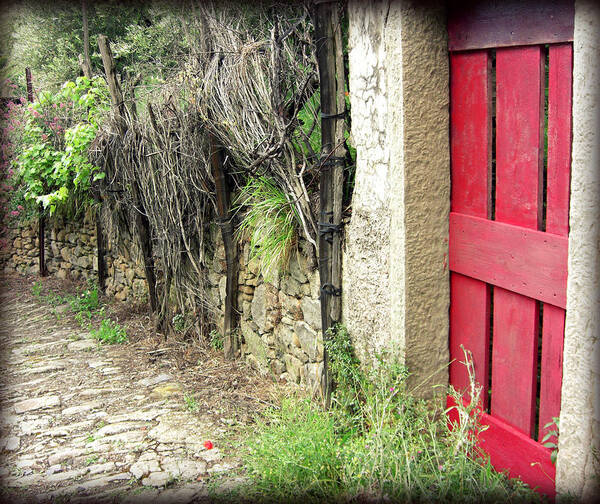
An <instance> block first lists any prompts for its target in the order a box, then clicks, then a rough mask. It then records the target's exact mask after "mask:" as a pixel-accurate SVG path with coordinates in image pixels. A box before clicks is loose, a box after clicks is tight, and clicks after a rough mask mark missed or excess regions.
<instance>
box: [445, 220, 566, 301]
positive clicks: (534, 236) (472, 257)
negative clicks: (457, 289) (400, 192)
mask: <svg viewBox="0 0 600 504" xmlns="http://www.w3.org/2000/svg"><path fill="white" fill-rule="evenodd" d="M567 255H568V239H567V237H565V236H559V235H555V234H551V233H544V232H542V231H536V230H534V229H526V228H523V227H520V226H513V225H511V224H504V223H502V222H497V221H491V220H487V219H481V218H479V217H471V216H468V215H463V214H458V213H454V212H451V213H450V261H449V262H450V270H451V271H454V272H457V273H460V274H462V275H466V276H469V277H471V278H476V279H478V280H481V281H483V282H486V283H489V284H492V285H496V286H498V287H502V288H503V289H506V290H509V291H511V292H516V293H518V294H522V295H524V296H527V297H530V298H532V299H538V300H539V301H542V302H544V303H550V304H552V305H554V306H558V307H560V308H565V306H566V303H567Z"/></svg>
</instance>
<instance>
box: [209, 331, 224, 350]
mask: <svg viewBox="0 0 600 504" xmlns="http://www.w3.org/2000/svg"><path fill="white" fill-rule="evenodd" d="M209 337H210V346H211V348H212V349H213V350H216V351H219V350H223V336H222V335H221V334H220V333H219V331H217V330H216V329H213V330H212V331H210V334H209Z"/></svg>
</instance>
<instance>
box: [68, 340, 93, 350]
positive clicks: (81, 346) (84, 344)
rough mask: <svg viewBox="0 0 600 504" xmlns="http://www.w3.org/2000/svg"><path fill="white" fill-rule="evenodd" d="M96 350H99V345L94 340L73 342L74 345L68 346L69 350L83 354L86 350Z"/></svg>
mask: <svg viewBox="0 0 600 504" xmlns="http://www.w3.org/2000/svg"><path fill="white" fill-rule="evenodd" d="M94 348H98V343H96V342H95V341H92V340H85V339H84V340H79V341H73V343H69V344H68V345H67V349H68V350H70V351H72V352H81V351H84V352H85V351H86V350H92V349H94Z"/></svg>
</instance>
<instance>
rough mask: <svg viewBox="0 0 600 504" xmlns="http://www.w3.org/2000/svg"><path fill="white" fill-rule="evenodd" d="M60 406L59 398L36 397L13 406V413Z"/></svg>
mask: <svg viewBox="0 0 600 504" xmlns="http://www.w3.org/2000/svg"><path fill="white" fill-rule="evenodd" d="M56 406H60V397H59V396H57V395H51V396H44V397H36V398H34V399H26V400H25V401H21V402H18V403H16V404H15V405H14V409H15V413H17V414H19V413H25V412H26V411H35V410H39V409H48V408H54V407H56Z"/></svg>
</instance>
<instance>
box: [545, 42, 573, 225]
mask: <svg viewBox="0 0 600 504" xmlns="http://www.w3.org/2000/svg"><path fill="white" fill-rule="evenodd" d="M549 53H550V54H549V57H550V58H549V59H550V64H549V76H548V77H549V79H548V176H547V179H548V194H547V209H546V231H548V232H549V233H554V234H559V235H562V236H567V235H568V234H569V191H570V180H571V108H572V103H573V86H572V73H573V47H572V46H571V44H560V45H557V46H550V50H549Z"/></svg>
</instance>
